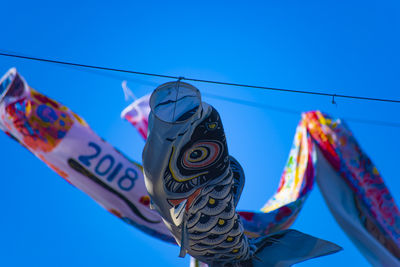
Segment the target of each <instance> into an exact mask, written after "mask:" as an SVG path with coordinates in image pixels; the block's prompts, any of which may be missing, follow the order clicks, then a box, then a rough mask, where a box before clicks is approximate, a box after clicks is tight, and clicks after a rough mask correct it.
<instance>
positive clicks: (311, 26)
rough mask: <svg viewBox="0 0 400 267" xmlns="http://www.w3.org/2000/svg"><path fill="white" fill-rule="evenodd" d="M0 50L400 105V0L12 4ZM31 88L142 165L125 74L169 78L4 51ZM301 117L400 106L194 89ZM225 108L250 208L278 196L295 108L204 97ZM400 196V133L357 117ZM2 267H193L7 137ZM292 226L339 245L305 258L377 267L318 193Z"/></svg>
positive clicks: (149, 85)
mask: <svg viewBox="0 0 400 267" xmlns="http://www.w3.org/2000/svg"><path fill="white" fill-rule="evenodd" d="M1 10H2V12H1V16H0V23H1V25H2V30H1V38H0V40H1V42H0V50H2V51H5V50H6V51H7V50H8V51H14V52H18V53H22V54H25V55H31V56H37V57H47V58H52V59H58V60H66V61H73V62H79V63H86V64H94V65H104V66H111V67H117V68H125V69H132V70H138V71H144V72H156V73H162V74H170V75H179V76H186V77H196V78H200V79H211V80H222V81H227V82H239V83H249V84H256V85H266V86H272V87H282V88H291V89H299V90H315V91H321V92H331V93H336V94H352V95H363V96H369V97H381V98H395V99H400V90H399V85H400V75H399V65H398V64H399V62H400V50H399V47H400V39H399V28H400V4H399V2H398V1H394V0H388V1H379V2H378V1H365V0H364V1H248V2H247V3H246V4H245V3H244V2H243V1H224V2H220V1H200V2H190V1H180V2H177V1H119V0H114V1H107V2H106V1H46V2H45V1H3V2H2V4H1ZM14 66H15V67H17V69H18V70H19V71H20V73H21V74H22V75H23V76H24V77H25V78H26V80H27V81H28V83H29V84H30V85H31V86H32V87H33V88H36V89H38V90H39V91H41V92H42V93H45V94H47V95H48V96H50V97H52V98H54V99H57V100H59V101H61V102H62V103H63V104H65V105H67V106H68V107H70V108H71V109H73V110H74V111H75V112H77V113H78V114H80V115H81V116H83V117H84V118H85V119H86V120H87V121H88V122H89V124H90V125H91V127H92V128H93V129H94V130H95V131H96V132H97V133H98V134H99V135H100V136H102V137H104V138H105V139H106V140H108V141H109V142H110V143H112V144H114V145H115V146H116V147H118V148H119V149H121V150H122V151H124V152H125V153H126V154H128V155H129V156H131V157H132V158H133V159H135V160H137V161H141V151H142V148H143V146H144V142H143V141H142V140H141V137H140V136H139V134H137V133H136V132H135V130H134V129H133V128H132V127H131V126H130V125H128V123H127V122H124V121H122V120H121V119H120V118H119V113H120V111H121V110H122V109H123V108H124V107H125V105H127V103H126V102H124V99H123V94H122V90H121V86H120V84H121V81H122V80H123V79H127V80H128V85H129V86H130V88H131V89H132V90H133V91H134V93H135V94H136V95H137V96H141V95H143V94H145V93H149V92H151V91H152V89H154V88H155V86H156V85H158V84H161V83H163V82H166V81H167V80H166V79H155V78H147V77H139V76H133V75H131V76H129V75H120V74H114V75H115V76H103V75H102V74H104V72H97V71H95V72H92V71H82V70H81V69H78V68H66V67H62V66H57V65H52V64H47V63H38V62H28V61H24V60H17V59H10V58H4V57H0V72H1V73H5V72H6V71H7V70H8V69H9V68H10V67H14ZM193 84H194V85H195V86H197V87H198V88H199V89H200V90H201V92H202V93H204V94H207V93H208V94H216V95H220V96H229V97H232V98H236V99H243V100H246V101H253V102H257V103H260V104H263V105H268V106H274V107H278V108H287V109H293V110H298V111H308V110H314V109H320V110H322V111H325V112H328V113H330V114H332V115H335V116H339V117H352V118H359V119H369V120H381V121H387V122H396V123H400V119H399V117H398V115H399V112H400V104H390V103H374V102H366V101H357V100H344V99H336V102H337V106H336V105H333V104H332V103H331V99H330V98H327V97H318V96H306V95H297V94H289V93H277V92H269V91H262V90H256V89H245V88H233V87H225V86H214V85H207V84H197V83H193ZM204 100H205V101H207V102H209V103H211V104H212V105H214V106H215V107H216V108H217V109H218V111H219V112H220V113H221V116H222V120H223V123H224V126H225V129H226V134H227V138H228V144H229V149H230V153H231V154H232V155H233V156H235V157H236V158H237V159H238V160H239V161H240V162H241V164H242V166H243V167H244V169H245V172H246V178H247V180H246V185H245V189H244V193H243V195H242V198H241V200H240V203H239V208H241V209H258V208H260V207H261V206H262V205H263V204H264V203H265V202H266V201H267V199H268V198H269V197H270V196H272V194H273V192H274V191H275V190H276V188H277V187H278V181H279V178H280V175H281V173H282V170H283V166H284V164H285V162H286V159H287V155H288V153H289V149H290V146H291V143H292V138H293V135H294V132H295V128H296V125H297V123H298V121H299V119H300V116H299V115H295V114H290V113H283V112H278V111H276V110H274V109H267V108H264V109H260V108H254V107H250V106H245V105H240V104H237V103H231V102H226V101H223V100H220V99H216V98H211V97H207V96H205V97H204ZM348 124H349V126H350V128H351V129H352V130H353V132H354V134H355V136H356V138H357V139H358V141H359V142H360V144H361V146H362V147H363V149H364V150H365V151H366V152H367V153H368V155H369V156H370V157H371V158H372V160H373V161H374V163H375V164H376V165H377V167H378V170H379V171H380V172H381V173H382V175H383V177H384V179H385V181H386V183H387V184H388V186H389V188H390V190H391V192H392V194H393V195H394V196H395V197H396V200H397V201H399V200H400V198H399V197H398V196H399V194H400V180H399V179H398V178H399V177H398V176H399V173H398V168H397V167H398V165H397V164H399V163H398V153H399V151H400V143H399V136H400V127H388V126H375V125H368V124H361V123H356V122H351V121H349V122H348ZM0 145H1V151H2V153H0V162H1V163H0V164H1V165H0V166H1V169H2V175H1V181H2V190H1V194H0V203H1V206H2V211H1V215H0V216H1V217H0V218H1V219H0V236H1V238H0V265H1V266H32V267H33V266H35V267H36V266H38V267H45V266H60V267H62V266H68V267H69V266H75V267H80V266H85V267H87V266H96V267H101V266H107V267H108V266H118V267H123V266H130V267H131V266H187V265H188V262H189V259H188V257H186V258H185V259H180V258H178V257H177V256H178V253H179V251H178V248H177V247H174V246H172V245H168V244H165V243H162V242H161V241H158V240H156V239H153V238H151V237H148V236H146V235H145V234H142V233H141V232H139V231H138V230H136V229H134V228H132V227H130V226H128V225H126V224H124V223H123V222H122V221H120V220H118V219H117V218H115V217H113V216H112V215H110V214H109V213H108V212H106V211H105V210H103V209H102V208H101V207H99V206H98V205H97V204H96V203H95V202H94V201H93V200H91V199H90V198H89V197H88V196H86V195H85V194H83V193H82V192H80V191H78V190H77V189H75V188H73V187H71V186H70V185H68V184H67V183H66V182H65V181H63V179H61V178H60V177H58V176H57V175H56V174H55V173H54V172H52V171H51V170H50V169H49V168H47V166H45V165H44V164H43V163H41V162H40V161H39V160H38V159H37V158H35V157H34V156H33V155H31V154H30V153H29V152H28V151H26V150H25V149H24V148H22V147H21V146H19V145H18V144H17V143H15V142H14V141H12V140H11V139H9V138H8V137H7V136H6V135H5V134H1V135H0ZM294 228H296V229H298V230H301V231H304V232H306V233H309V234H312V235H314V236H318V237H321V238H325V239H327V240H330V241H333V242H336V243H337V244H339V245H341V246H343V248H344V251H343V252H340V253H337V254H335V255H332V256H329V257H324V258H320V259H317V260H313V261H309V262H306V263H302V264H299V265H298V266H351V265H353V266H368V263H367V262H366V260H365V259H364V258H363V257H362V255H361V254H360V253H359V252H358V250H357V249H356V248H355V247H354V245H353V244H352V243H351V242H350V241H349V239H348V238H347V237H346V236H345V234H344V233H343V232H342V231H341V229H340V228H339V226H338V225H337V224H336V222H335V221H334V219H333V217H332V216H331V215H330V213H329V211H328V209H327V207H326V205H325V203H324V200H323V199H322V197H321V194H320V192H319V190H318V188H317V187H316V188H315V189H314V191H313V193H312V194H311V196H310V197H309V199H308V200H307V202H306V204H305V206H304V209H303V211H302V212H301V213H300V216H299V217H298V219H297V221H296V222H295V224H294Z"/></svg>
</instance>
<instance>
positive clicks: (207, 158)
mask: <svg viewBox="0 0 400 267" xmlns="http://www.w3.org/2000/svg"><path fill="white" fill-rule="evenodd" d="M220 152H221V145H220V144H219V143H217V142H212V141H204V142H198V143H196V144H194V145H193V146H192V147H190V148H189V149H188V150H186V152H185V153H184V155H183V159H182V161H183V166H184V167H186V168H189V169H197V168H204V167H206V166H208V165H211V164H212V163H214V162H215V161H216V160H217V158H218V156H219V155H220Z"/></svg>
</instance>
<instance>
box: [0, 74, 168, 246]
mask: <svg viewBox="0 0 400 267" xmlns="http://www.w3.org/2000/svg"><path fill="white" fill-rule="evenodd" d="M0 128H1V129H2V130H3V131H5V133H6V134H7V135H9V136H10V137H12V138H13V139H15V140H16V141H18V142H19V143H20V144H21V145H23V146H24V147H26V148H27V149H28V150H29V151H31V152H32V153H33V154H34V155H35V156H37V157H38V158H40V159H41V160H42V161H43V162H45V163H46V164H47V165H48V166H49V167H50V168H51V169H53V170H54V171H55V172H56V173H57V174H59V175H60V176H61V177H62V178H64V179H65V180H66V181H68V182H69V183H71V184H72V185H74V186H76V187H77V188H79V189H81V190H82V191H83V192H85V193H86V194H88V195H89V196H91V197H92V198H93V199H94V200H95V201H96V202H98V203H99V204H100V205H101V206H103V207H104V208H105V209H106V210H108V211H109V212H111V213H112V214H114V215H116V216H117V217H119V218H121V219H122V220H123V221H125V222H127V223H129V224H131V225H133V226H135V227H137V228H139V229H140V230H142V231H144V232H146V233H148V234H150V235H152V236H155V237H157V238H160V239H163V240H165V241H168V242H171V243H175V240H174V239H173V238H172V236H171V235H170V233H169V231H168V229H167V228H166V227H165V226H164V223H163V222H162V220H161V217H160V216H159V215H158V213H156V212H155V211H153V210H151V209H150V208H149V204H150V198H149V197H148V195H147V191H146V187H145V185H144V179H143V172H142V167H141V165H139V164H138V163H136V162H133V161H131V160H129V159H128V158H127V157H125V156H124V155H122V154H121V153H120V152H119V151H118V150H116V149H114V148H113V147H112V146H111V145H110V144H108V143H107V142H105V141H104V140H103V139H101V138H100V137H99V136H98V135H96V133H94V132H93V131H92V130H91V129H90V128H89V126H88V125H87V123H86V122H85V121H84V120H83V119H81V118H80V117H79V116H78V115H76V114H75V113H73V112H72V111H71V110H70V109H68V108H67V107H65V106H63V105H62V104H60V103H58V102H56V101H54V100H52V99H50V98H48V97H46V96H44V95H43V94H41V93H39V92H37V91H35V90H33V89H32V88H30V87H29V86H28V84H27V83H26V82H25V81H24V80H23V78H22V77H21V76H20V75H19V74H18V73H17V72H16V70H15V69H11V70H10V71H8V72H7V74H6V75H5V76H4V77H3V78H2V79H1V81H0Z"/></svg>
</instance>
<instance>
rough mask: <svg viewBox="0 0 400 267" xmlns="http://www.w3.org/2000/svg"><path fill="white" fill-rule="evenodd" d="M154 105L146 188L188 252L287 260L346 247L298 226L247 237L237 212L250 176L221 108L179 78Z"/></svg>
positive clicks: (159, 92)
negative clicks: (229, 139)
mask: <svg viewBox="0 0 400 267" xmlns="http://www.w3.org/2000/svg"><path fill="white" fill-rule="evenodd" d="M150 107H151V113H150V118H149V133H148V139H147V142H146V146H145V148H144V151H143V167H144V173H145V182H146V188H147V190H148V192H149V194H150V197H151V199H152V206H153V208H154V209H156V210H157V211H158V212H159V213H160V215H161V216H162V217H163V219H164V222H165V224H166V225H167V227H168V228H169V229H170V230H171V233H172V234H173V235H174V237H175V239H176V241H177V243H178V244H179V245H180V247H181V253H180V256H181V257H183V256H184V255H185V254H186V252H187V253H189V254H190V255H191V256H193V257H195V258H196V259H198V260H200V261H202V262H205V263H207V264H209V265H211V266H257V265H263V266H266V265H268V264H270V265H276V264H281V265H280V266H288V265H291V264H293V263H296V262H299V261H303V260H306V259H309V258H313V257H317V256H322V255H326V254H330V253H333V252H336V251H339V250H340V247H338V246H336V245H334V244H332V243H329V242H327V241H323V240H320V239H317V238H314V237H311V236H308V235H305V234H302V233H300V232H297V231H294V230H286V231H281V232H278V233H276V234H274V235H271V236H264V237H262V238H260V239H248V238H247V237H246V235H245V233H244V229H243V224H242V222H241V220H240V217H239V215H238V214H237V212H236V205H237V203H238V201H239V198H240V194H241V192H242V188H243V185H244V175H242V171H241V167H240V165H239V163H237V162H236V161H235V160H234V159H233V158H232V157H230V156H229V153H228V148H227V144H226V139H225V133H224V130H223V126H222V122H221V119H220V117H219V114H218V112H217V111H216V110H215V109H214V108H213V107H212V106H210V105H208V104H206V103H204V102H201V99H200V92H199V91H198V90H197V89H196V88H194V87H193V86H191V85H189V84H187V83H182V82H180V81H178V82H170V83H166V84H163V85H161V86H159V87H158V88H157V89H156V90H155V91H154V92H153V94H152V96H151V99H150ZM231 166H232V167H231ZM235 170H236V173H234V171H235ZM283 240H285V242H284V241H283ZM268 266H269V265H268Z"/></svg>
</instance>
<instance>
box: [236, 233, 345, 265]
mask: <svg viewBox="0 0 400 267" xmlns="http://www.w3.org/2000/svg"><path fill="white" fill-rule="evenodd" d="M250 244H251V245H252V246H255V254H254V256H253V258H252V259H251V265H249V262H243V264H241V265H240V266H252V267H261V266H279V267H285V266H292V265H293V264H296V263H299V262H302V261H305V260H309V259H312V258H317V257H321V256H325V255H329V254H332V253H336V252H339V251H340V250H342V248H341V247H340V246H338V245H336V244H334V243H332V242H329V241H326V240H322V239H319V238H316V237H313V236H310V235H307V234H304V233H301V232H299V231H296V230H292V229H289V230H283V231H280V232H277V233H274V234H271V235H268V236H264V237H260V238H257V239H250Z"/></svg>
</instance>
